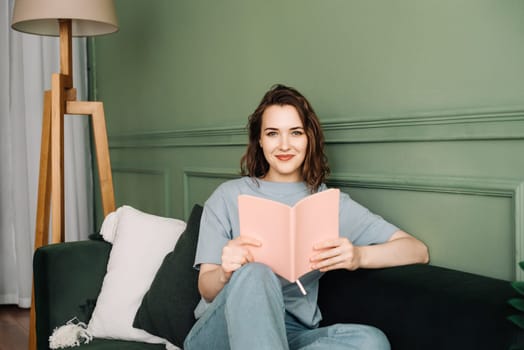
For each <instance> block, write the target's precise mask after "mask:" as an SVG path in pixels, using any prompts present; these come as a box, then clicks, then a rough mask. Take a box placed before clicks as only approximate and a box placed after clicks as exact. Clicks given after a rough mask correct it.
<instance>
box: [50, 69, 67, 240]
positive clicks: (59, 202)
mask: <svg viewBox="0 0 524 350" xmlns="http://www.w3.org/2000/svg"><path fill="white" fill-rule="evenodd" d="M64 82H65V76H64V75H62V74H57V73H55V74H53V76H52V78H51V169H52V170H51V210H52V222H51V224H52V227H53V237H52V241H53V243H58V242H64V238H65V234H64V232H65V229H64V223H65V219H64V114H65V88H64V86H65V84H64Z"/></svg>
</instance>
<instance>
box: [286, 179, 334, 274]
mask: <svg viewBox="0 0 524 350" xmlns="http://www.w3.org/2000/svg"><path fill="white" fill-rule="evenodd" d="M339 197H340V190H338V189H329V190H326V191H323V192H319V193H316V194H314V195H311V196H308V197H306V198H304V199H302V200H301V201H300V202H298V203H297V204H296V205H295V207H294V210H295V219H296V221H295V238H294V241H295V279H296V278H299V277H300V276H302V275H304V274H306V273H307V272H309V271H311V267H310V266H311V262H310V261H309V258H310V257H311V256H313V255H314V254H318V253H319V251H315V250H313V245H314V244H316V243H319V242H322V241H325V240H331V239H336V238H338V236H339V232H338V231H339V222H338V221H339V217H338V215H339V203H340V199H339Z"/></svg>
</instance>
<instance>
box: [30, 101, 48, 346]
mask: <svg viewBox="0 0 524 350" xmlns="http://www.w3.org/2000/svg"><path fill="white" fill-rule="evenodd" d="M50 198H51V91H46V92H45V93H44V113H43V115H42V140H41V147H40V175H39V178H38V199H37V206H36V227H35V250H36V249H38V248H40V247H41V246H43V245H45V244H47V242H48V240H49V209H50V208H49V204H50V203H49V201H50ZM31 294H32V296H31V310H30V314H29V315H30V316H29V349H31V350H34V349H36V312H35V290H34V285H33V288H32V293H31Z"/></svg>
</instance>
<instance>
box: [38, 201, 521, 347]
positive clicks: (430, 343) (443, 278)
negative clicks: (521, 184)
mask: <svg viewBox="0 0 524 350" xmlns="http://www.w3.org/2000/svg"><path fill="white" fill-rule="evenodd" d="M195 209H199V210H195ZM200 213H201V208H197V206H195V208H194V210H193V212H192V217H191V218H190V219H189V220H188V227H187V229H186V232H185V233H184V234H185V235H186V236H185V238H184V240H183V241H184V242H183V243H180V246H179V243H177V246H176V247H175V249H174V252H173V253H174V254H175V255H177V254H178V256H180V257H181V259H180V260H179V261H177V266H180V267H181V268H182V269H184V271H183V273H185V277H184V278H186V281H187V283H186V284H183V285H181V286H180V287H183V288H182V289H179V290H178V291H177V293H179V294H178V297H177V300H180V301H181V302H180V303H181V305H178V306H177V307H178V308H179V310H182V311H183V312H181V314H180V315H181V316H180V315H179V317H183V318H184V319H183V322H181V324H180V327H179V328H178V329H177V334H176V335H175V336H174V338H172V339H171V340H172V342H173V343H174V344H175V345H180V344H181V343H182V342H183V337H184V336H185V334H187V332H188V331H189V328H190V327H191V325H192V324H193V322H194V318H193V316H192V314H191V310H192V309H193V307H194V305H195V304H196V302H197V301H198V299H199V296H198V293H197V289H196V276H197V273H196V271H195V270H194V269H193V268H192V259H193V257H194V252H193V251H192V250H193V247H194V245H195V244H196V240H197V238H198V223H199V218H200ZM180 241H181V240H179V242H180ZM181 244H186V245H184V246H183V247H182V246H181ZM188 247H190V248H188ZM177 248H178V250H177ZM181 249H183V250H181ZM110 250H111V245H110V244H109V243H106V242H104V241H103V240H101V239H100V237H99V236H93V237H91V239H90V240H87V241H79V242H67V243H60V244H52V245H48V246H44V247H41V248H39V249H38V250H37V251H36V252H35V255H34V261H33V264H34V282H35V283H34V286H35V305H36V327H37V328H36V329H37V333H36V334H37V344H38V349H39V350H44V349H48V338H49V336H50V335H51V333H52V331H53V329H54V328H55V327H58V326H60V325H63V324H64V323H65V322H67V321H68V320H69V319H71V318H72V317H74V316H76V317H78V319H79V320H80V321H83V322H86V323H87V322H88V321H89V318H90V316H91V313H92V311H93V308H94V305H95V303H96V299H97V296H98V293H99V291H100V288H101V285H102V281H103V278H104V275H105V271H106V265H107V261H108V258H109V253H110ZM188 276H189V277H190V278H188ZM180 293H182V294H183V295H180ZM515 296H516V292H515V291H514V290H513V288H512V287H511V286H510V283H509V282H508V281H503V280H498V279H494V278H488V277H483V276H479V275H474V274H470V273H465V272H461V271H456V270H451V269H446V268H441V267H437V266H431V265H410V266H402V267H396V268H388V269H377V270H365V269H361V270H357V271H354V272H350V271H333V272H330V273H327V274H326V275H325V276H324V277H322V279H321V282H320V293H319V305H320V308H321V311H322V315H323V321H322V324H323V325H328V324H333V323H339V322H346V323H364V324H370V325H374V326H376V327H378V328H380V329H382V330H383V331H384V332H385V333H386V335H387V336H388V338H389V340H390V342H391V345H392V349H393V350H410V349H417V350H418V349H424V350H431V349H435V350H437V349H438V350H443V349H446V350H449V349H462V350H464V349H475V350H479V349H486V350H499V349H500V350H502V349H510V348H512V349H517V348H520V347H523V346H524V345H523V344H524V335H523V331H522V330H521V329H520V328H518V327H517V326H515V325H514V324H512V323H511V322H510V321H508V320H507V319H506V318H507V316H509V315H513V314H515V313H517V311H516V310H514V309H513V308H512V307H510V306H509V305H508V304H507V300H508V299H510V298H512V297H515ZM160 335H161V334H160ZM80 348H81V349H164V348H165V347H164V345H158V344H145V343H138V342H128V341H118V340H106V339H95V340H94V341H92V342H91V343H89V344H85V345H82V346H81V347H80ZM523 348H524V347H523ZM203 350H205V349H203Z"/></svg>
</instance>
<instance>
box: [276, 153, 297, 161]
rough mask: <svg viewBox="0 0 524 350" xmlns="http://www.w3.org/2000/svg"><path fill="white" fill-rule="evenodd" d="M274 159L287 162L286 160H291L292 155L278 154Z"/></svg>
mask: <svg viewBox="0 0 524 350" xmlns="http://www.w3.org/2000/svg"><path fill="white" fill-rule="evenodd" d="M276 157H277V158H278V160H281V161H287V160H290V159H291V158H293V157H294V155H292V154H279V155H277V156H276Z"/></svg>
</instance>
